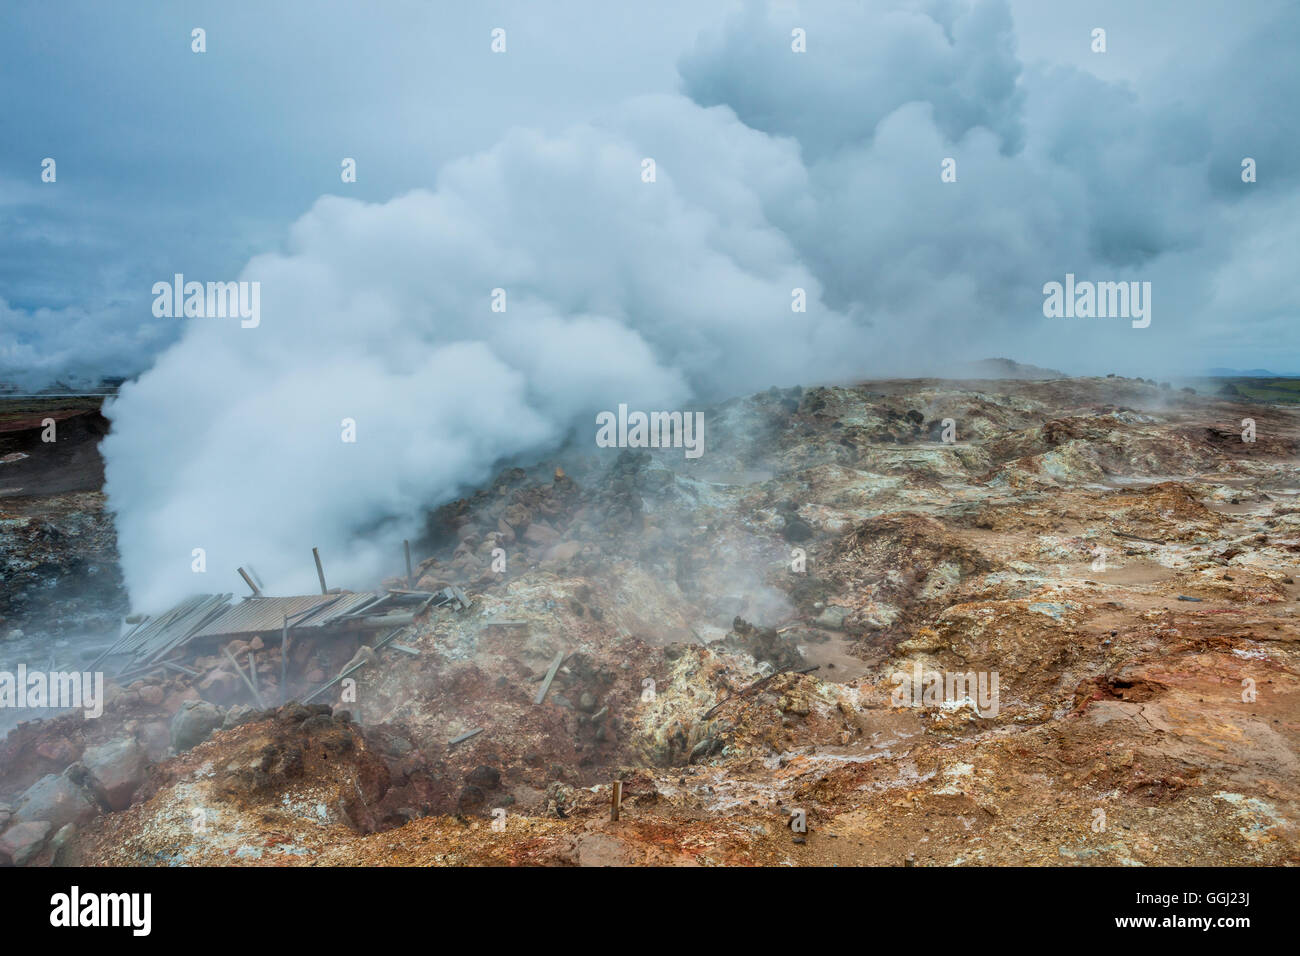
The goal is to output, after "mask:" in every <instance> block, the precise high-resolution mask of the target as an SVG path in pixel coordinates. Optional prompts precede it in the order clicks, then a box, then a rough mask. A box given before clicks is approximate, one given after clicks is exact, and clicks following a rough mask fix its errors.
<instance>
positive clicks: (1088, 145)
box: [104, 2, 1300, 609]
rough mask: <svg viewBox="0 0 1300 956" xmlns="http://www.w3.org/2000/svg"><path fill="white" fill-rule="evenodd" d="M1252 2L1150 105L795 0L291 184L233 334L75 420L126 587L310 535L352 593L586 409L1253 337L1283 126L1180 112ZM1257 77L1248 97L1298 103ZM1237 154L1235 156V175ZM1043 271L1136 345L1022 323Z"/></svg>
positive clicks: (988, 26) (299, 562) (1266, 300)
mask: <svg viewBox="0 0 1300 956" xmlns="http://www.w3.org/2000/svg"><path fill="white" fill-rule="evenodd" d="M1260 16H1261V21H1260V23H1259V24H1258V26H1257V27H1256V28H1252V29H1247V30H1244V31H1243V33H1242V34H1241V35H1242V36H1243V37H1244V39H1242V40H1240V41H1238V42H1239V43H1240V48H1239V49H1237V50H1233V51H1230V52H1228V53H1225V54H1224V55H1222V56H1216V57H1209V58H1204V62H1202V61H1201V59H1199V58H1192V59H1191V62H1190V63H1188V62H1184V63H1182V64H1181V65H1180V69H1183V68H1184V67H1185V68H1187V69H1190V70H1192V71H1193V72H1192V73H1191V74H1189V75H1188V76H1187V77H1186V78H1185V82H1184V83H1183V84H1182V85H1181V86H1180V87H1179V88H1178V89H1177V90H1171V89H1170V88H1169V86H1168V85H1166V84H1161V83H1158V82H1153V83H1149V84H1144V85H1141V86H1140V88H1130V87H1129V86H1128V85H1126V84H1123V83H1118V82H1110V81H1106V80H1103V79H1101V78H1099V77H1098V76H1096V75H1093V74H1091V73H1088V72H1086V71H1084V70H1081V69H1078V68H1075V67H1070V68H1065V67H1061V68H1054V69H1047V68H1046V67H1044V66H1042V65H1038V64H1025V63H1022V61H1021V60H1020V58H1019V56H1018V54H1017V40H1016V30H1015V25H1014V23H1013V20H1012V17H1011V14H1010V11H1009V9H1008V7H1007V6H1006V5H1005V4H1004V3H1000V2H981V3H975V4H950V5H941V6H938V7H917V6H913V5H907V4H903V5H899V4H894V3H881V4H875V5H873V6H871V7H870V8H869V9H866V10H862V9H860V8H859V7H858V6H857V5H850V4H843V5H827V6H820V5H819V6H818V7H817V8H816V9H810V10H809V11H807V13H806V16H804V19H805V20H806V21H807V24H806V28H807V30H808V33H809V36H810V37H811V40H810V43H811V46H810V52H809V53H808V54H805V55H799V54H794V53H791V52H790V49H789V24H788V23H787V22H786V20H787V17H786V15H784V14H781V13H780V12H777V11H775V10H769V9H765V8H762V7H760V6H757V5H749V6H746V7H745V8H744V9H743V10H742V11H741V12H740V13H738V14H737V15H735V16H733V17H731V18H729V19H727V20H726V21H725V22H723V23H720V24H719V25H718V26H717V28H716V29H714V30H712V31H708V32H706V33H705V34H703V35H702V36H700V37H699V38H698V39H697V41H696V42H695V44H694V45H693V46H692V48H691V49H690V50H689V51H688V52H687V53H686V54H685V55H684V56H683V58H682V60H681V61H680V64H679V72H680V74H681V78H682V87H683V92H682V93H676V94H654V95H646V96H639V97H635V98H632V99H630V100H627V101H626V102H624V103H623V104H622V105H620V106H618V107H616V108H614V109H611V110H607V111H605V112H603V113H601V114H600V115H597V116H595V117H593V118H592V119H591V121H590V122H587V123H582V124H578V125H574V126H571V127H569V128H567V129H563V130H559V131H551V130H540V129H526V128H519V129H514V130H511V131H510V132H508V133H506V134H505V135H504V136H503V137H502V138H501V140H500V141H499V142H498V143H496V144H495V145H494V146H491V147H490V148H488V149H486V150H483V151H480V152H475V153H472V154H471V155H468V156H466V157H465V158H462V159H460V160H457V161H455V162H452V163H449V164H447V165H445V166H443V167H442V168H441V169H440V170H439V172H438V174H437V176H436V181H435V182H432V183H431V185H430V188H427V189H417V190H414V191H412V192H407V193H404V194H402V195H398V196H395V197H393V198H391V199H388V200H387V201H384V202H378V203H371V202H362V201H358V200H354V199H345V198H338V197H335V196H324V197H322V198H320V199H319V200H318V201H317V202H316V203H315V204H314V205H313V206H312V207H311V208H310V210H309V211H307V212H306V213H305V214H304V215H303V216H302V217H301V218H299V219H298V220H297V222H295V223H294V224H293V225H292V226H291V227H290V228H289V230H288V234H287V236H286V237H285V240H284V243H283V248H282V249H281V251H277V252H273V253H268V254H264V255H259V256H256V257H254V258H253V259H252V260H251V261H249V262H248V264H247V266H246V267H245V268H244V269H243V272H242V273H241V278H242V279H244V280H247V281H256V282H260V283H261V289H262V317H261V322H260V325H259V326H258V327H257V328H256V329H243V328H240V326H239V323H238V322H237V321H232V320H220V319H193V320H186V321H187V324H186V326H185V327H184V330H183V332H182V333H181V337H180V340H179V341H178V342H177V343H176V344H175V345H174V346H172V347H171V348H169V349H168V350H167V351H165V352H163V353H162V354H161V355H159V356H158V357H157V359H156V361H155V362H154V364H153V367H152V368H151V369H150V370H149V371H148V372H146V373H144V374H143V375H142V376H140V378H139V380H138V381H137V382H134V383H132V384H129V385H128V386H127V387H125V388H124V389H123V390H122V393H121V396H120V398H119V399H118V400H117V401H115V402H114V403H112V404H111V406H110V407H109V408H108V410H107V414H108V415H109V416H110V417H111V419H112V421H113V432H112V434H111V436H110V437H109V438H108V440H107V441H106V442H105V443H104V453H105V455H106V457H107V460H108V470H107V473H108V484H107V491H108V494H109V497H110V500H111V504H112V508H113V510H114V512H115V514H116V517H117V522H118V529H119V534H120V543H121V550H122V562H123V569H124V573H125V576H126V580H127V583H128V586H129V588H130V591H131V594H132V599H133V601H134V603H135V604H136V605H137V606H138V607H139V608H145V609H155V608H157V607H158V606H160V605H163V604H165V603H166V602H169V601H171V600H173V599H175V598H178V597H181V596H183V595H185V594H188V593H191V592H194V591H196V590H215V589H218V588H219V587H221V586H222V585H217V586H215V587H214V586H213V585H210V584H208V583H206V582H207V581H208V580H210V579H211V578H203V577H199V576H196V574H195V572H194V571H193V570H192V568H193V562H194V560H195V558H194V554H195V549H203V553H204V554H205V556H206V563H207V568H208V570H207V572H206V574H208V575H209V576H210V575H212V574H217V575H219V577H218V579H217V580H219V581H222V582H224V581H227V580H228V575H229V573H230V571H231V570H232V569H233V568H234V567H235V566H237V565H239V564H241V563H245V562H251V563H253V564H255V565H256V566H257V567H258V569H259V570H260V571H261V573H262V575H263V577H264V579H265V581H266V583H267V586H268V587H269V588H272V589H273V590H279V591H292V590H301V589H310V588H311V586H312V584H313V581H314V576H313V572H312V569H311V565H310V562H308V561H305V560H304V556H305V555H307V554H309V549H310V548H311V547H312V546H313V545H316V546H320V547H321V548H322V550H323V551H324V552H325V554H327V555H328V556H329V563H330V570H331V573H332V575H333V576H334V577H335V578H336V579H337V580H340V581H347V582H349V583H357V584H360V583H363V582H368V581H372V580H374V579H376V578H377V577H378V576H379V574H380V572H381V569H382V568H383V567H384V562H385V561H386V560H387V556H389V555H391V554H393V553H395V548H396V547H397V542H399V541H400V540H401V538H403V537H406V536H409V535H410V534H411V533H412V531H413V529H414V528H415V526H416V522H417V515H418V513H419V512H420V510H421V509H422V508H424V507H427V506H430V505H433V504H436V503H438V502H439V501H443V500H446V499H448V498H450V497H452V496H454V495H455V494H456V493H457V492H458V490H459V489H462V488H464V487H466V486H468V485H472V484H474V483H476V482H478V481H481V480H482V479H483V478H484V477H485V476H486V475H487V474H489V473H490V471H491V469H492V468H493V466H494V465H495V464H496V463H497V462H499V461H500V460H501V459H503V458H509V457H511V456H515V455H526V454H530V453H536V452H540V451H542V450H545V449H548V448H553V447H555V446H556V445H557V444H558V443H559V442H561V441H563V440H565V439H566V437H569V436H571V435H573V434H576V435H577V436H578V437H579V438H581V436H582V435H583V434H584V432H588V431H591V430H593V416H594V414H595V413H596V412H598V411H601V410H607V409H613V408H615V407H617V405H618V404H619V403H627V404H628V405H629V406H631V407H634V408H636V407H640V408H644V409H647V410H649V409H662V410H672V409H682V408H685V407H687V406H689V405H690V404H691V403H699V402H708V401H713V400H717V399H720V398H725V397H727V396H732V395H738V394H744V393H747V392H751V391H754V390H757V389H761V388H765V387H768V386H770V385H794V384H803V385H808V384H813V383H818V382H834V381H840V380H844V379H847V378H850V377H853V376H860V375H863V374H870V373H876V374H881V373H894V374H897V373H898V372H899V371H902V370H906V369H915V368H919V367H928V368H934V367H935V366H936V365H942V364H944V363H948V362H956V361H968V360H971V359H974V358H978V357H981V356H984V355H989V354H997V353H999V352H1004V353H1006V352H1010V353H1012V354H1015V355H1016V356H1017V357H1018V358H1021V359H1024V360H1028V361H1034V362H1038V363H1040V364H1044V365H1058V366H1059V365H1064V366H1068V367H1069V368H1079V367H1081V366H1085V365H1089V364H1091V365H1093V366H1099V367H1097V368H1094V370H1095V371H1103V372H1104V371H1111V370H1114V371H1120V372H1124V371H1128V372H1133V373H1136V374H1144V375H1145V374H1151V373H1152V370H1151V369H1150V368H1149V367H1148V366H1149V365H1151V364H1152V363H1158V364H1159V366H1161V367H1165V368H1167V367H1169V366H1170V365H1174V364H1178V363H1182V364H1184V365H1186V366H1187V367H1193V368H1195V367H1203V366H1205V365H1208V364H1221V363H1222V362H1223V361H1227V359H1224V358H1223V357H1224V356H1231V355H1234V354H1240V353H1241V351H1242V350H1247V351H1248V350H1249V349H1250V348H1252V347H1266V348H1267V349H1268V350H1269V351H1270V352H1274V351H1275V350H1276V349H1277V343H1278V342H1279V341H1282V342H1288V341H1290V338H1291V337H1290V336H1288V334H1287V331H1286V330H1287V329H1288V326H1287V325H1286V323H1287V322H1288V321H1289V317H1290V316H1293V314H1294V307H1295V304H1296V299H1295V292H1294V288H1293V286H1292V284H1291V283H1289V282H1286V281H1283V280H1282V279H1281V278H1280V277H1282V276H1284V275H1285V274H1287V268H1288V266H1287V264H1286V261H1285V260H1286V258H1287V254H1286V249H1287V244H1286V243H1278V244H1277V245H1276V246H1274V245H1271V244H1268V243H1262V242H1261V241H1260V239H1259V237H1260V236H1261V235H1275V234H1278V233H1279V231H1281V232H1285V231H1286V230H1289V229H1291V228H1293V227H1292V226H1288V225H1286V222H1285V221H1282V222H1279V220H1278V217H1277V213H1276V212H1275V210H1276V209H1277V208H1280V207H1283V206H1288V205H1293V204H1294V201H1295V196H1296V195H1297V193H1296V180H1295V162H1294V160H1293V158H1289V155H1284V152H1285V151H1284V150H1283V149H1282V147H1284V146H1286V145H1287V144H1289V143H1291V142H1294V140H1295V138H1296V137H1295V135H1294V134H1295V126H1294V124H1295V122H1296V120H1295V118H1294V116H1291V115H1289V114H1288V115H1286V116H1279V115H1275V113H1274V112H1273V110H1272V107H1271V106H1268V105H1267V104H1265V103H1264V102H1263V101H1262V100H1261V99H1260V98H1259V97H1258V96H1245V97H1243V98H1242V99H1239V100H1234V101H1233V102H1232V103H1231V104H1224V103H1222V102H1221V101H1220V100H1219V99H1217V98H1216V97H1215V96H1214V95H1212V94H1213V91H1214V90H1215V84H1216V83H1218V82H1220V81H1221V80H1223V81H1224V82H1228V83H1229V87H1230V88H1232V89H1238V88H1239V85H1238V84H1237V83H1236V81H1233V80H1227V79H1225V78H1230V77H1233V76H1235V74H1236V71H1237V70H1238V68H1239V67H1240V65H1241V64H1242V63H1249V62H1251V60H1250V53H1251V50H1252V49H1253V48H1255V47H1261V48H1263V47H1267V48H1269V49H1272V48H1273V46H1274V45H1275V43H1276V38H1277V37H1279V36H1289V37H1293V38H1294V37H1296V36H1297V34H1298V33H1300V17H1297V16H1296V15H1295V13H1294V12H1293V11H1284V12H1275V11H1274V9H1273V8H1269V12H1267V13H1261V14H1260ZM1270 17H1271V19H1270ZM1122 26H1123V24H1122V23H1121V24H1117V25H1116V27H1113V28H1112V29H1113V30H1114V29H1117V28H1122ZM1119 32H1120V33H1121V35H1122V29H1121V30H1119ZM1078 42H1080V43H1082V42H1083V39H1081V38H1080V39H1079V40H1078ZM863 50H868V51H876V52H877V53H878V54H880V55H876V56H872V55H867V56H864V55H863V54H862V51H863ZM886 54H887V55H886ZM1282 62H1283V61H1279V65H1277V67H1276V69H1275V70H1271V71H1270V73H1269V76H1268V78H1267V81H1266V85H1267V87H1268V89H1270V90H1277V89H1282V90H1288V89H1289V90H1292V91H1295V90H1297V89H1300V84H1298V83H1297V82H1296V73H1295V70H1296V67H1295V66H1294V65H1293V64H1292V65H1289V66H1284V65H1281V64H1282ZM1284 62H1285V63H1287V64H1290V63H1291V61H1290V60H1286V61H1284ZM1279 71H1280V72H1279ZM1192 100H1195V102H1194V103H1193V102H1192ZM848 103H851V104H853V108H852V109H846V108H845V105H844V104H848ZM1252 118H1253V119H1252ZM1253 120H1254V121H1258V122H1257V124H1255V123H1253ZM1256 128H1258V129H1267V130H1268V131H1269V132H1268V133H1267V134H1260V136H1255V135H1253V133H1252V132H1251V131H1252V130H1254V129H1256ZM1225 131H1237V133H1236V134H1235V135H1228V134H1227V133H1226V132H1225ZM1261 137H1262V138H1261ZM1247 154H1251V155H1254V157H1255V159H1256V160H1257V161H1258V162H1259V163H1260V164H1261V168H1262V169H1265V168H1266V169H1268V171H1269V172H1268V175H1267V176H1266V177H1264V178H1262V179H1261V180H1260V181H1259V182H1257V183H1253V184H1249V185H1247V184H1244V183H1242V182H1241V178H1240V169H1239V162H1240V159H1241V156H1242V155H1247ZM945 157H953V158H955V159H956V161H957V181H956V182H955V183H943V182H941V181H940V175H939V174H940V164H941V161H942V160H943V159H944V158H945ZM647 158H650V159H653V160H654V162H655V178H654V181H653V182H646V181H643V178H642V176H643V170H644V169H645V165H644V160H646V159H647ZM1066 273H1075V274H1077V275H1079V276H1080V277H1081V278H1089V279H1096V280H1108V281H1144V282H1151V283H1152V287H1153V301H1152V324H1151V327H1150V328H1148V329H1142V330H1140V331H1137V330H1133V329H1132V328H1130V327H1129V323H1128V322H1127V321H1125V320H1122V319H1118V320H1116V319H1094V320H1082V319H1081V320H1073V321H1067V320H1048V319H1044V318H1043V315H1042V287H1043V285H1044V283H1046V282H1051V281H1061V280H1062V279H1063V278H1064V276H1065V275H1066ZM1243 275H1251V276H1254V277H1256V280H1255V281H1252V282H1251V283H1249V285H1248V286H1247V287H1243V286H1242V280H1241V276H1243ZM498 289H499V290H503V291H504V294H505V311H503V312H497V311H493V310H492V308H491V304H492V302H493V294H494V290H498ZM795 290H803V291H804V294H805V295H806V299H807V308H806V311H804V312H798V311H794V310H793V309H792V303H793V301H794V298H793V297H794V296H795V295H796V293H795ZM1229 293H1230V294H1231V301H1230V303H1229V302H1228V301H1227V300H1225V299H1224V296H1225V295H1228V294H1229ZM1228 305H1230V307H1231V308H1230V309H1228V310H1227V311H1231V312H1232V313H1233V316H1234V319H1233V322H1232V324H1231V325H1230V326H1228V325H1225V324H1224V318H1223V316H1224V315H1225V314H1226V313H1225V308H1226V306H1228ZM1243 313H1248V314H1250V315H1251V316H1252V319H1251V321H1250V322H1249V323H1245V322H1242V321H1240V318H1241V316H1242V314H1243ZM1252 343H1254V344H1253V345H1252ZM1263 343H1267V345H1266V346H1263ZM1210 355H1212V356H1214V360H1213V361H1210V360H1207V358H1206V357H1207V356H1210ZM1063 357H1068V359H1069V361H1068V362H1067V361H1063V360H1062V358H1063ZM1103 363H1105V364H1104V365H1103ZM1109 363H1114V364H1113V365H1110V364H1109ZM345 419H349V420H352V421H354V422H355V423H356V437H357V440H356V442H355V443H344V442H343V441H342V440H341V434H342V431H343V428H344V426H343V422H344V420H345ZM574 429H577V431H576V433H575V432H574Z"/></svg>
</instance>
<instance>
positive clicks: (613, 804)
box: [609, 780, 623, 823]
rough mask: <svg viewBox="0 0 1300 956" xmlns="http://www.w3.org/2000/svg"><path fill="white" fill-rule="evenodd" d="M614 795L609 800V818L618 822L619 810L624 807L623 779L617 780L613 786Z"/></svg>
mask: <svg viewBox="0 0 1300 956" xmlns="http://www.w3.org/2000/svg"><path fill="white" fill-rule="evenodd" d="M612 789H613V791H614V792H613V796H612V798H611V800H610V802H609V819H610V820H611V821H612V822H614V823H617V822H618V811H619V810H621V809H622V807H623V781H622V780H615V781H614V786H613V788H612Z"/></svg>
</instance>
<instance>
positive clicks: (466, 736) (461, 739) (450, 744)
mask: <svg viewBox="0 0 1300 956" xmlns="http://www.w3.org/2000/svg"><path fill="white" fill-rule="evenodd" d="M481 733H483V728H482V727H475V728H474V729H473V730H467V731H465V733H463V734H461V735H460V736H459V737H453V738H452V739H451V740H449V741H448V742H447V747H448V749H450V748H452V747H454V746H456V745H457V744H463V743H464V742H465V741H467V740H469V739H470V738H471V737H477V736H478V735H479V734H481Z"/></svg>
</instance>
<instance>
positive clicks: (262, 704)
mask: <svg viewBox="0 0 1300 956" xmlns="http://www.w3.org/2000/svg"><path fill="white" fill-rule="evenodd" d="M221 653H222V654H225V655H226V660H228V661H230V666H231V667H233V668H234V669H235V673H236V674H238V675H239V679H240V680H242V681H243V682H244V686H245V687H247V688H248V689H249V690H250V691H252V693H253V700H255V701H257V706H258V707H259V708H261V709H262V710H266V702H265V701H264V700H262V695H261V694H259V693H258V692H257V688H256V687H254V686H253V683H252V681H250V680H249V679H248V678H247V677H246V676H245V675H244V669H243V668H242V667H240V666H239V661H237V660H235V655H233V654H231V653H230V648H228V647H223V648H222V649H221Z"/></svg>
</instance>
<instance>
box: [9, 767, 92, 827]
mask: <svg viewBox="0 0 1300 956" xmlns="http://www.w3.org/2000/svg"><path fill="white" fill-rule="evenodd" d="M74 770H75V771H79V772H80V773H84V772H85V770H84V768H83V767H81V766H80V765H78V764H73V765H72V766H71V767H69V768H68V769H67V770H65V771H64V772H63V773H61V774H57V775H56V774H52V773H49V774H46V775H45V776H44V777H41V779H40V780H37V781H36V782H35V783H34V784H32V785H31V786H30V787H28V788H27V790H26V791H25V792H24V793H23V795H22V796H21V797H19V798H18V806H17V807H16V808H14V819H15V820H17V821H19V822H22V823H35V822H36V821H38V820H39V821H43V822H45V823H46V824H48V825H49V826H50V827H51V828H53V829H56V830H57V829H58V828H59V827H61V826H63V825H64V824H65V823H85V822H86V821H88V820H91V819H93V818H94V817H95V816H96V815H97V814H98V813H99V807H98V805H96V803H95V801H94V799H93V798H92V797H91V795H90V794H88V793H87V792H86V791H85V789H84V788H83V787H82V786H81V785H80V784H79V783H77V782H76V777H77V775H78V774H77V773H74ZM12 829H13V827H10V830H12ZM42 839H44V838H43V837H42Z"/></svg>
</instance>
